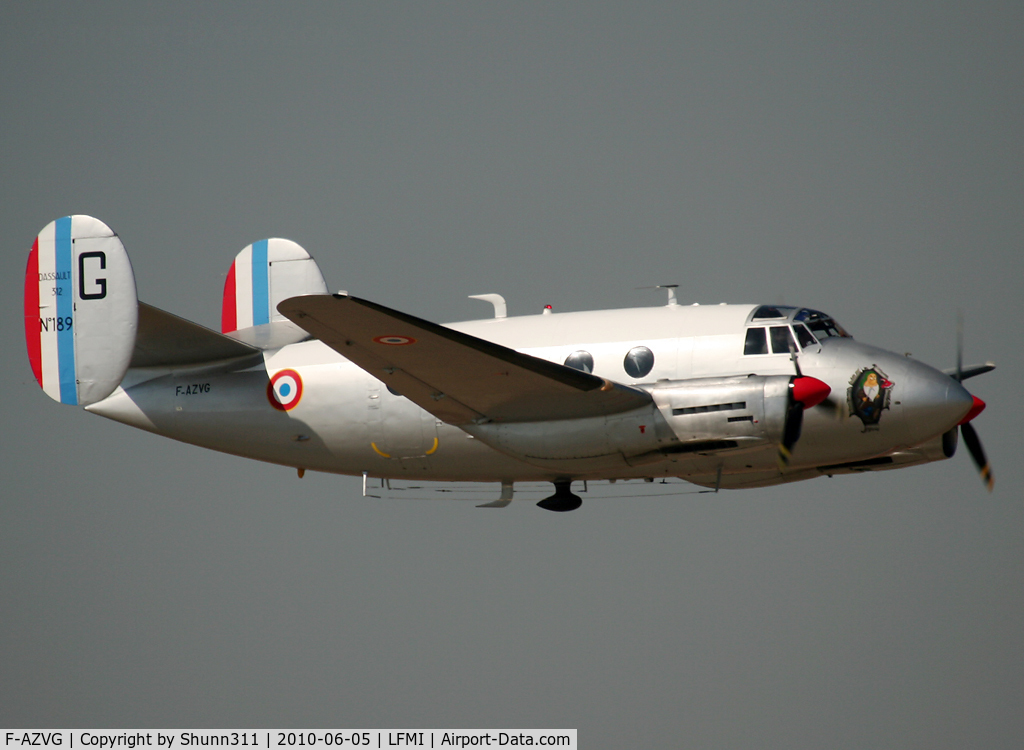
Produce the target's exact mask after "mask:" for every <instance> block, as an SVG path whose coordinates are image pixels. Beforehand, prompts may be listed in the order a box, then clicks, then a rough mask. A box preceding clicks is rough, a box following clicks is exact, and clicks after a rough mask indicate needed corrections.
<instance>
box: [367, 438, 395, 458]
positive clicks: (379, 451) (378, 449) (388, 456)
mask: <svg viewBox="0 0 1024 750" xmlns="http://www.w3.org/2000/svg"><path fill="white" fill-rule="evenodd" d="M370 447H371V448H373V450H374V452H375V453H376V454H377V455H378V456H383V457H384V458H391V454H390V453H385V452H384V451H382V450H381V449H380V448H378V447H377V444H376V443H373V442H371V443H370Z"/></svg>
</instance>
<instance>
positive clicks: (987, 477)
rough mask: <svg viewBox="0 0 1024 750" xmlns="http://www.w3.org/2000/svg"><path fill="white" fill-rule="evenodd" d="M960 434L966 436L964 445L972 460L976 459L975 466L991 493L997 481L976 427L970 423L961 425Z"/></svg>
mask: <svg viewBox="0 0 1024 750" xmlns="http://www.w3.org/2000/svg"><path fill="white" fill-rule="evenodd" d="M960 433H961V434H962V435H963V436H964V445H966V446H967V450H968V452H970V454H971V458H972V459H974V465H975V466H977V467H978V473H979V474H981V481H983V482H984V483H985V486H986V487H988V491H989V492H991V491H992V488H993V487H995V484H996V480H995V478H994V477H993V476H992V469H991V467H989V465H988V458H986V457H985V449H984V448H982V447H981V440H979V439H978V433H977V432H975V430H974V427H973V426H972V425H971V423H970V422H964V423H963V424H962V425H960Z"/></svg>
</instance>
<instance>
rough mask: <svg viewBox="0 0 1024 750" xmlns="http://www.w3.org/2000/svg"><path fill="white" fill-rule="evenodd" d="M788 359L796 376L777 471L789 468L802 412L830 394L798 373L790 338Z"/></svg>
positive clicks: (789, 395)
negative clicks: (791, 362)
mask: <svg viewBox="0 0 1024 750" xmlns="http://www.w3.org/2000/svg"><path fill="white" fill-rule="evenodd" d="M789 358H790V359H791V360H792V361H793V369H794V370H796V375H794V376H793V377H792V378H790V379H789V388H788V389H787V391H786V421H785V423H784V425H783V428H782V442H781V443H779V456H778V461H779V471H784V470H785V468H786V467H787V466H789V461H790V458H791V457H792V455H793V446H794V445H796V441H797V440H799V439H800V433H801V431H802V430H803V426H804V410H805V409H810V408H811V407H812V406H817V405H818V404H820V403H821V402H822V401H824V400H825V399H826V398H828V395H829V394H830V393H831V392H832V389H831V388H830V387H829V386H828V384H827V383H824V382H822V381H821V380H818V379H817V378H812V377H810V376H808V375H804V374H803V373H802V372H801V371H800V361H799V359H798V358H797V356H796V345H795V344H794V343H793V339H792V338H790V340H789ZM965 439H966V438H965Z"/></svg>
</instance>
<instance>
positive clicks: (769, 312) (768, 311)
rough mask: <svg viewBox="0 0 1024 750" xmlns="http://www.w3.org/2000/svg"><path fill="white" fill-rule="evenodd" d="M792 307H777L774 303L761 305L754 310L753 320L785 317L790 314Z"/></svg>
mask: <svg viewBox="0 0 1024 750" xmlns="http://www.w3.org/2000/svg"><path fill="white" fill-rule="evenodd" d="M792 309H793V308H792V307H776V306H774V305H761V306H760V307H759V308H757V309H756V310H754V314H753V316H751V320H771V319H772V318H785V317H786V316H787V315H789V311H790V310H792Z"/></svg>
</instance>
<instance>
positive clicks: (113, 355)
mask: <svg viewBox="0 0 1024 750" xmlns="http://www.w3.org/2000/svg"><path fill="white" fill-rule="evenodd" d="M137 326H138V304H137V298H136V292H135V274H134V273H132V265H131V262H130V261H129V260H128V254H127V253H126V252H125V249H124V245H123V244H121V240H120V238H119V237H118V236H117V235H116V234H114V232H113V230H111V229H110V227H108V226H107V225H106V224H104V223H103V222H102V221H100V220H98V219H94V218H92V217H91V216H65V217H64V218H62V219H57V220H56V221H52V222H50V223H49V224H47V225H46V227H45V228H44V229H43V231H41V232H40V233H39V235H38V236H37V237H36V240H35V242H34V243H33V244H32V250H31V251H30V252H29V257H28V267H27V268H26V270H25V342H26V345H27V347H28V359H29V363H30V365H31V366H32V373H33V374H34V375H35V378H36V381H37V382H38V383H39V385H40V387H42V389H43V391H45V392H46V394H47V395H48V396H50V398H52V399H54V400H55V401H60V402H61V403H63V404H80V405H82V406H86V405H88V404H92V403H95V402H97V401H100V400H102V399H104V398H106V397H107V396H109V395H110V394H111V393H113V391H114V389H115V388H117V386H118V384H119V383H120V382H121V378H122V377H124V374H125V371H126V370H127V369H128V363H129V361H130V360H131V356H132V350H133V348H134V346H135V334H136V330H137Z"/></svg>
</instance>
